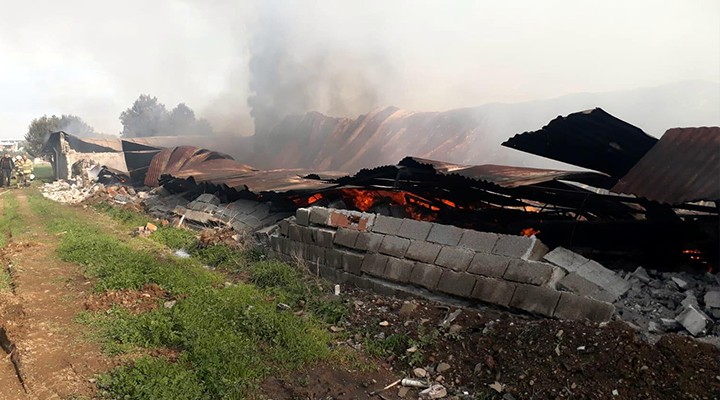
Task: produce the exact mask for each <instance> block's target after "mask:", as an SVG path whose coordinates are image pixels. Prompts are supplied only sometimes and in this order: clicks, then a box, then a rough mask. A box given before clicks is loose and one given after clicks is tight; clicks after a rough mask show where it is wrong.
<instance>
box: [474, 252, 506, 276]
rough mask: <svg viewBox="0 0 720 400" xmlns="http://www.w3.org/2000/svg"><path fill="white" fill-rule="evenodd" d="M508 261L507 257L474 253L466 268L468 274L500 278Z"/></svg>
mask: <svg viewBox="0 0 720 400" xmlns="http://www.w3.org/2000/svg"><path fill="white" fill-rule="evenodd" d="M510 260H512V259H511V258H509V257H503V256H496V255H493V254H484V253H475V256H474V257H473V259H472V261H471V262H470V266H469V267H468V272H470V273H471V274H476V275H483V276H487V277H490V278H502V276H503V275H505V270H507V267H508V263H509V262H510Z"/></svg>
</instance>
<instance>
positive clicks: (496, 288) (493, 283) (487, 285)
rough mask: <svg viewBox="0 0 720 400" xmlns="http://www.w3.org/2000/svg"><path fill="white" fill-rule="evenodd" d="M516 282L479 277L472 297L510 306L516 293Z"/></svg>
mask: <svg viewBox="0 0 720 400" xmlns="http://www.w3.org/2000/svg"><path fill="white" fill-rule="evenodd" d="M515 287H516V284H514V283H512V282H507V281H503V280H500V279H492V278H484V277H478V278H477V282H476V283H475V288H474V289H473V291H472V294H471V297H472V298H475V299H478V300H481V301H484V302H486V303H492V304H497V305H499V306H503V307H508V306H509V305H510V300H512V297H513V294H514V293H515Z"/></svg>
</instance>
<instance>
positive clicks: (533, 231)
mask: <svg viewBox="0 0 720 400" xmlns="http://www.w3.org/2000/svg"><path fill="white" fill-rule="evenodd" d="M520 234H521V235H523V236H535V235H539V234H540V231H539V230H537V229H535V228H525V229H523V230H521V231H520Z"/></svg>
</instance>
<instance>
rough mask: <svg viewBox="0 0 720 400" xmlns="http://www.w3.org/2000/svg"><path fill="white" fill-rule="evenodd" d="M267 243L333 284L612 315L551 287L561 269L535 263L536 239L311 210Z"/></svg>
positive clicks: (595, 317) (543, 250)
mask: <svg viewBox="0 0 720 400" xmlns="http://www.w3.org/2000/svg"><path fill="white" fill-rule="evenodd" d="M270 245H271V248H272V250H273V252H274V253H275V254H276V255H277V256H279V257H280V258H283V259H286V260H288V261H302V262H304V263H306V264H307V265H308V267H309V268H310V270H313V271H315V270H317V271H318V272H319V273H320V274H321V275H323V276H324V277H325V278H327V279H329V280H332V281H335V282H351V283H354V284H356V285H357V286H361V287H374V286H373V284H371V283H368V281H372V282H378V281H381V282H388V283H389V284H390V285H394V286H397V285H401V286H404V287H411V288H422V289H424V290H427V291H429V292H432V293H433V294H436V295H441V296H450V297H453V298H459V299H462V300H466V301H470V302H483V303H490V304H494V305H499V306H502V307H509V308H515V309H519V310H524V311H526V312H530V313H535V314H540V315H543V316H547V317H557V318H563V319H589V320H592V321H606V320H608V319H609V318H610V317H611V316H612V314H613V312H614V307H613V306H612V305H611V304H609V303H606V302H603V301H600V300H598V299H593V298H588V297H584V296H581V295H579V293H571V292H564V291H560V290H558V283H559V282H562V281H563V279H565V278H566V274H567V271H566V269H564V268H561V267H560V266H558V265H556V264H552V263H549V262H544V261H542V258H543V257H544V256H545V255H546V254H548V248H547V247H546V246H545V245H544V244H543V243H542V242H540V240H538V239H537V238H535V237H525V236H513V235H501V234H496V233H488V232H478V231H473V230H468V229H461V228H458V227H455V226H450V225H442V224H437V223H431V222H424V221H415V220H411V219H403V218H392V217H386V216H382V215H375V214H368V213H361V212H356V211H347V210H336V209H327V208H321V207H310V208H301V209H298V210H297V212H296V214H295V217H291V218H288V219H285V220H283V221H281V223H280V224H279V229H277V230H276V231H275V233H274V234H273V236H271V237H270ZM583 264H584V263H583ZM604 278H606V279H607V277H604ZM568 282H569V283H572V282H573V281H572V280H569V281H568ZM560 288H562V285H560ZM591 289H593V290H595V287H594V286H591Z"/></svg>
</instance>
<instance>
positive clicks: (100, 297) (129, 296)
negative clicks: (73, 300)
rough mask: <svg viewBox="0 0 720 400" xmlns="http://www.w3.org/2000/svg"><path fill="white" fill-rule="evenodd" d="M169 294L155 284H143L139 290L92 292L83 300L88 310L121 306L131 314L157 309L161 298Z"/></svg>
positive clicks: (164, 298)
mask: <svg viewBox="0 0 720 400" xmlns="http://www.w3.org/2000/svg"><path fill="white" fill-rule="evenodd" d="M169 298H170V297H169V295H168V293H167V292H165V291H164V290H163V289H162V288H161V287H160V286H158V285H156V284H151V285H145V286H143V287H142V288H141V289H140V290H129V289H126V290H108V291H106V292H103V293H94V294H91V295H90V296H88V298H87V300H85V308H86V309H87V310H88V311H106V310H109V309H111V308H113V307H121V308H124V309H126V310H128V311H130V312H131V313H133V314H140V313H144V312H149V311H152V310H155V309H157V308H158V307H160V305H161V300H167V299H169Z"/></svg>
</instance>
